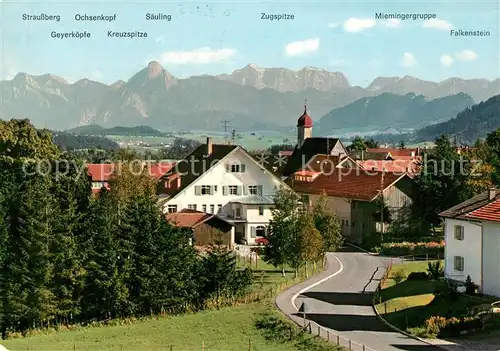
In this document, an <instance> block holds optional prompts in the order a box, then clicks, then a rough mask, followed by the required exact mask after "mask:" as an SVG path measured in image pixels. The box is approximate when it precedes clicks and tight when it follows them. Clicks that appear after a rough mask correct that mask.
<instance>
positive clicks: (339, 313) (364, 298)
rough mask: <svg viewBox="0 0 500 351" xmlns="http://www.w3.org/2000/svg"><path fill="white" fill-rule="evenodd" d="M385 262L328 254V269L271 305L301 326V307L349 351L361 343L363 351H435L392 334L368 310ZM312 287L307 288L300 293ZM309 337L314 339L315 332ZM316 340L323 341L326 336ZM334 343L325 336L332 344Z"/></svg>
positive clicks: (366, 256) (361, 255)
mask: <svg viewBox="0 0 500 351" xmlns="http://www.w3.org/2000/svg"><path fill="white" fill-rule="evenodd" d="M390 261H391V259H390V258H382V257H377V256H372V255H369V254H367V253H361V252H337V253H335V254H332V253H330V254H328V255H327V262H328V269H326V270H325V271H323V272H321V273H320V274H319V275H318V276H315V277H313V278H311V279H309V280H308V281H306V282H304V283H301V284H298V285H296V286H294V287H292V288H290V289H288V290H287V291H285V292H283V293H282V294H280V295H279V296H278V297H277V298H276V304H277V306H278V307H279V308H280V310H281V311H282V312H283V313H285V314H287V315H288V316H289V317H290V318H291V319H292V320H293V321H295V322H296V323H298V324H299V325H302V324H303V319H302V314H301V313H297V308H299V307H300V306H301V304H302V303H303V302H305V303H306V306H307V310H306V318H307V319H308V320H309V321H313V322H315V323H317V324H319V325H321V326H323V327H325V328H327V329H330V330H331V331H332V332H334V333H335V334H338V335H340V336H341V338H344V339H347V340H348V339H351V340H352V342H353V344H352V349H353V350H362V347H361V346H360V344H361V345H362V344H364V345H365V346H366V347H367V349H366V350H367V351H368V348H369V349H371V350H374V351H394V350H411V351H420V350H422V351H426V350H439V348H438V347H435V346H430V345H428V344H425V343H423V342H421V341H418V340H415V339H411V338H409V337H407V336H405V335H402V334H400V333H396V332H394V331H392V330H391V329H389V328H388V327H387V326H385V324H383V323H382V322H381V321H379V320H378V319H377V317H376V316H375V313H374V312H373V309H372V307H371V301H372V297H373V293H374V291H375V289H376V288H377V285H378V282H379V280H380V278H381V277H382V275H383V273H384V268H385V266H387V265H388V264H390ZM377 268H378V269H377ZM311 284H312V285H313V286H312V287H311V288H310V289H307V290H306V291H304V292H302V291H303V290H304V289H305V288H307V287H309V286H311ZM294 298H295V299H294ZM293 300H294V301H293ZM313 325H314V324H313ZM316 328H317V327H316ZM313 332H315V333H316V334H317V330H315V329H313ZM321 335H322V336H324V337H326V333H325V332H321ZM335 338H336V337H334V336H330V339H331V340H334V341H335ZM355 344H358V345H355ZM341 345H343V346H347V345H348V344H347V341H345V340H344V341H343V342H342V340H341Z"/></svg>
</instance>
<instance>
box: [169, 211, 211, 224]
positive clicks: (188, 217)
mask: <svg viewBox="0 0 500 351" xmlns="http://www.w3.org/2000/svg"><path fill="white" fill-rule="evenodd" d="M212 216H213V215H211V214H208V213H205V212H196V211H192V212H191V211H190V212H187V211H186V212H183V211H181V212H176V213H168V214H167V216H166V217H167V221H169V222H170V223H171V224H172V225H175V226H176V227H184V228H193V227H194V226H196V225H197V224H199V223H201V222H204V221H205V220H207V219H208V218H210V217H212Z"/></svg>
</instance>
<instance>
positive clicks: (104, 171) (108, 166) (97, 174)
mask: <svg viewBox="0 0 500 351" xmlns="http://www.w3.org/2000/svg"><path fill="white" fill-rule="evenodd" d="M114 167H115V165H114V164H112V163H91V164H87V169H88V173H89V175H90V176H91V177H92V181H94V182H106V181H108V180H109V178H110V176H111V175H112V174H113V169H114Z"/></svg>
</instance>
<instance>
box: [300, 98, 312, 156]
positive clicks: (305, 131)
mask: <svg viewBox="0 0 500 351" xmlns="http://www.w3.org/2000/svg"><path fill="white" fill-rule="evenodd" d="M312 127H313V122H312V118H311V117H309V115H308V114H307V99H306V103H305V105H304V113H303V114H302V116H300V117H299V120H298V121H297V147H298V148H299V149H300V148H301V147H302V144H304V140H306V139H307V138H311V137H312Z"/></svg>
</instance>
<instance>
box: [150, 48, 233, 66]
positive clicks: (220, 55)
mask: <svg viewBox="0 0 500 351" xmlns="http://www.w3.org/2000/svg"><path fill="white" fill-rule="evenodd" d="M235 54H236V50H234V49H220V50H214V49H211V48H209V47H203V48H199V49H195V50H193V51H167V52H164V53H163V54H161V56H160V63H162V64H174V65H186V64H193V63H194V64H208V63H214V62H221V61H226V60H227V59H229V58H231V57H232V56H234V55H235Z"/></svg>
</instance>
